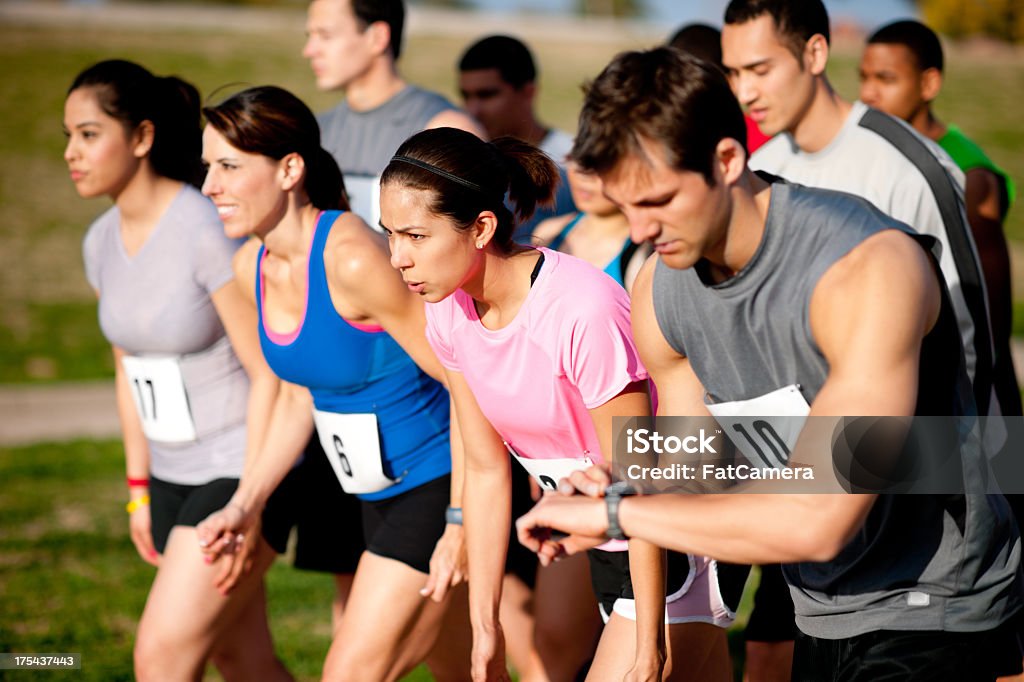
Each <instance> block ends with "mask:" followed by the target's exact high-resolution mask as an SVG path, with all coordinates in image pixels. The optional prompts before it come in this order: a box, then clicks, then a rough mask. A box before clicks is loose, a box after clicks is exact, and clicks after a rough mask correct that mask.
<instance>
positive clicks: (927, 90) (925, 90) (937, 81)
mask: <svg viewBox="0 0 1024 682" xmlns="http://www.w3.org/2000/svg"><path fill="white" fill-rule="evenodd" d="M941 90H942V72H941V71H939V70H938V69H936V68H935V67H932V68H930V69H925V70H924V71H922V72H921V99H923V100H924V101H925V102H928V103H929V104H931V102H932V100H934V99H935V98H936V97H938V96H939V91H941Z"/></svg>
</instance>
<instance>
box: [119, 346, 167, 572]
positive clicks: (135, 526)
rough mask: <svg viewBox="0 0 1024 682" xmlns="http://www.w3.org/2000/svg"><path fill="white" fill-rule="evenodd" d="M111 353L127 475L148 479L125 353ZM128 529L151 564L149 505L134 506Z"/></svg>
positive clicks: (145, 444)
mask: <svg viewBox="0 0 1024 682" xmlns="http://www.w3.org/2000/svg"><path fill="white" fill-rule="evenodd" d="M112 349H113V352H114V391H115V396H116V398H117V416H118V420H119V421H120V422H121V439H122V442H123V443H124V460H125V472H126V473H127V474H128V478H136V479H148V478H149V441H147V440H146V434H145V433H143V431H142V421H141V420H140V419H139V413H138V411H137V410H136V407H135V400H134V399H133V398H132V388H131V386H130V385H129V384H128V375H127V374H125V371H124V366H123V365H122V363H121V358H123V357H124V356H125V352H124V350H122V349H121V348H119V347H117V346H112ZM148 496H149V488H148V487H142V486H132V487H130V488H128V497H129V499H130V500H132V501H135V500H139V499H142V498H143V497H148ZM129 530H130V534H131V538H132V544H134V545H135V549H136V551H137V552H138V553H139V556H141V557H142V558H143V559H144V560H145V561H146V562H147V563H150V564H153V565H154V566H155V565H156V564H157V562H158V555H157V552H156V549H155V548H154V546H153V534H152V530H151V517H150V513H149V505H142V506H140V507H137V508H136V510H135V511H134V512H132V514H131V517H130V519H129Z"/></svg>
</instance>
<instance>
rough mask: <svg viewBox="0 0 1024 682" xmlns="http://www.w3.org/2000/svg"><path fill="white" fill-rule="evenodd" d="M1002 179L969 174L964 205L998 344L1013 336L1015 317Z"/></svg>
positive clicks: (974, 171)
mask: <svg viewBox="0 0 1024 682" xmlns="http://www.w3.org/2000/svg"><path fill="white" fill-rule="evenodd" d="M1001 184H1002V179H1001V178H999V176H997V175H996V174H995V173H993V172H992V171H990V170H988V169H985V168H974V169H971V170H970V171H968V172H967V187H966V190H965V197H964V200H965V203H966V204H967V220H968V222H969V223H970V225H971V233H972V234H973V235H974V243H975V245H976V246H977V247H978V256H979V258H980V259H981V269H982V274H983V275H984V277H985V288H986V289H987V290H988V305H989V318H990V319H991V323H992V338H993V339H994V340H995V341H996V342H997V345H998V342H999V341H1000V340H1003V339H1006V338H1008V337H1009V335H1010V327H1011V319H1012V315H1013V300H1012V299H1013V296H1012V291H1011V275H1010V253H1009V250H1008V248H1007V245H1006V235H1005V234H1004V232H1003V206H1002V205H1001V199H1002V187H1001Z"/></svg>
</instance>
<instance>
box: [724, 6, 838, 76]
mask: <svg viewBox="0 0 1024 682" xmlns="http://www.w3.org/2000/svg"><path fill="white" fill-rule="evenodd" d="M765 14H767V15H768V16H770V17H771V18H772V20H773V21H774V22H775V31H776V32H777V33H778V34H779V37H780V38H781V39H782V41H783V42H784V43H785V44H786V45H787V46H788V47H789V51H790V52H792V53H793V55H794V56H796V58H797V61H801V60H802V58H803V53H804V47H805V46H806V45H807V41H808V40H810V39H811V38H812V37H813V36H815V35H818V34H819V33H820V34H821V35H823V36H824V37H825V42H826V43H828V42H830V41H831V34H830V32H829V26H828V11H827V10H826V9H825V4H824V3H823V2H822V1H821V0H732V2H730V3H729V6H728V7H726V8H725V23H726V24H745V23H747V22H748V21H753V20H754V19H757V18H758V17H760V16H762V15H765ZM801 63H803V62H802V61H801Z"/></svg>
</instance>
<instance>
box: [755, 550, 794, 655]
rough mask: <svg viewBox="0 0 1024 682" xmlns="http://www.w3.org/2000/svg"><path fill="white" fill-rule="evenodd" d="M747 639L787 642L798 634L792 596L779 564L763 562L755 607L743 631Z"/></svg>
mask: <svg viewBox="0 0 1024 682" xmlns="http://www.w3.org/2000/svg"><path fill="white" fill-rule="evenodd" d="M743 637H744V638H745V639H746V640H747V641H748V642H786V641H789V640H792V639H793V638H795V637H796V617H795V616H794V615H793V597H792V596H791V595H790V593H789V585H788V584H787V583H786V579H785V578H783V577H782V567H781V566H779V564H766V565H764V566H761V582H760V583H759V584H758V586H757V592H755V593H754V610H753V611H751V613H750V620H749V621H747V627H746V629H745V630H744V631H743Z"/></svg>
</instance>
